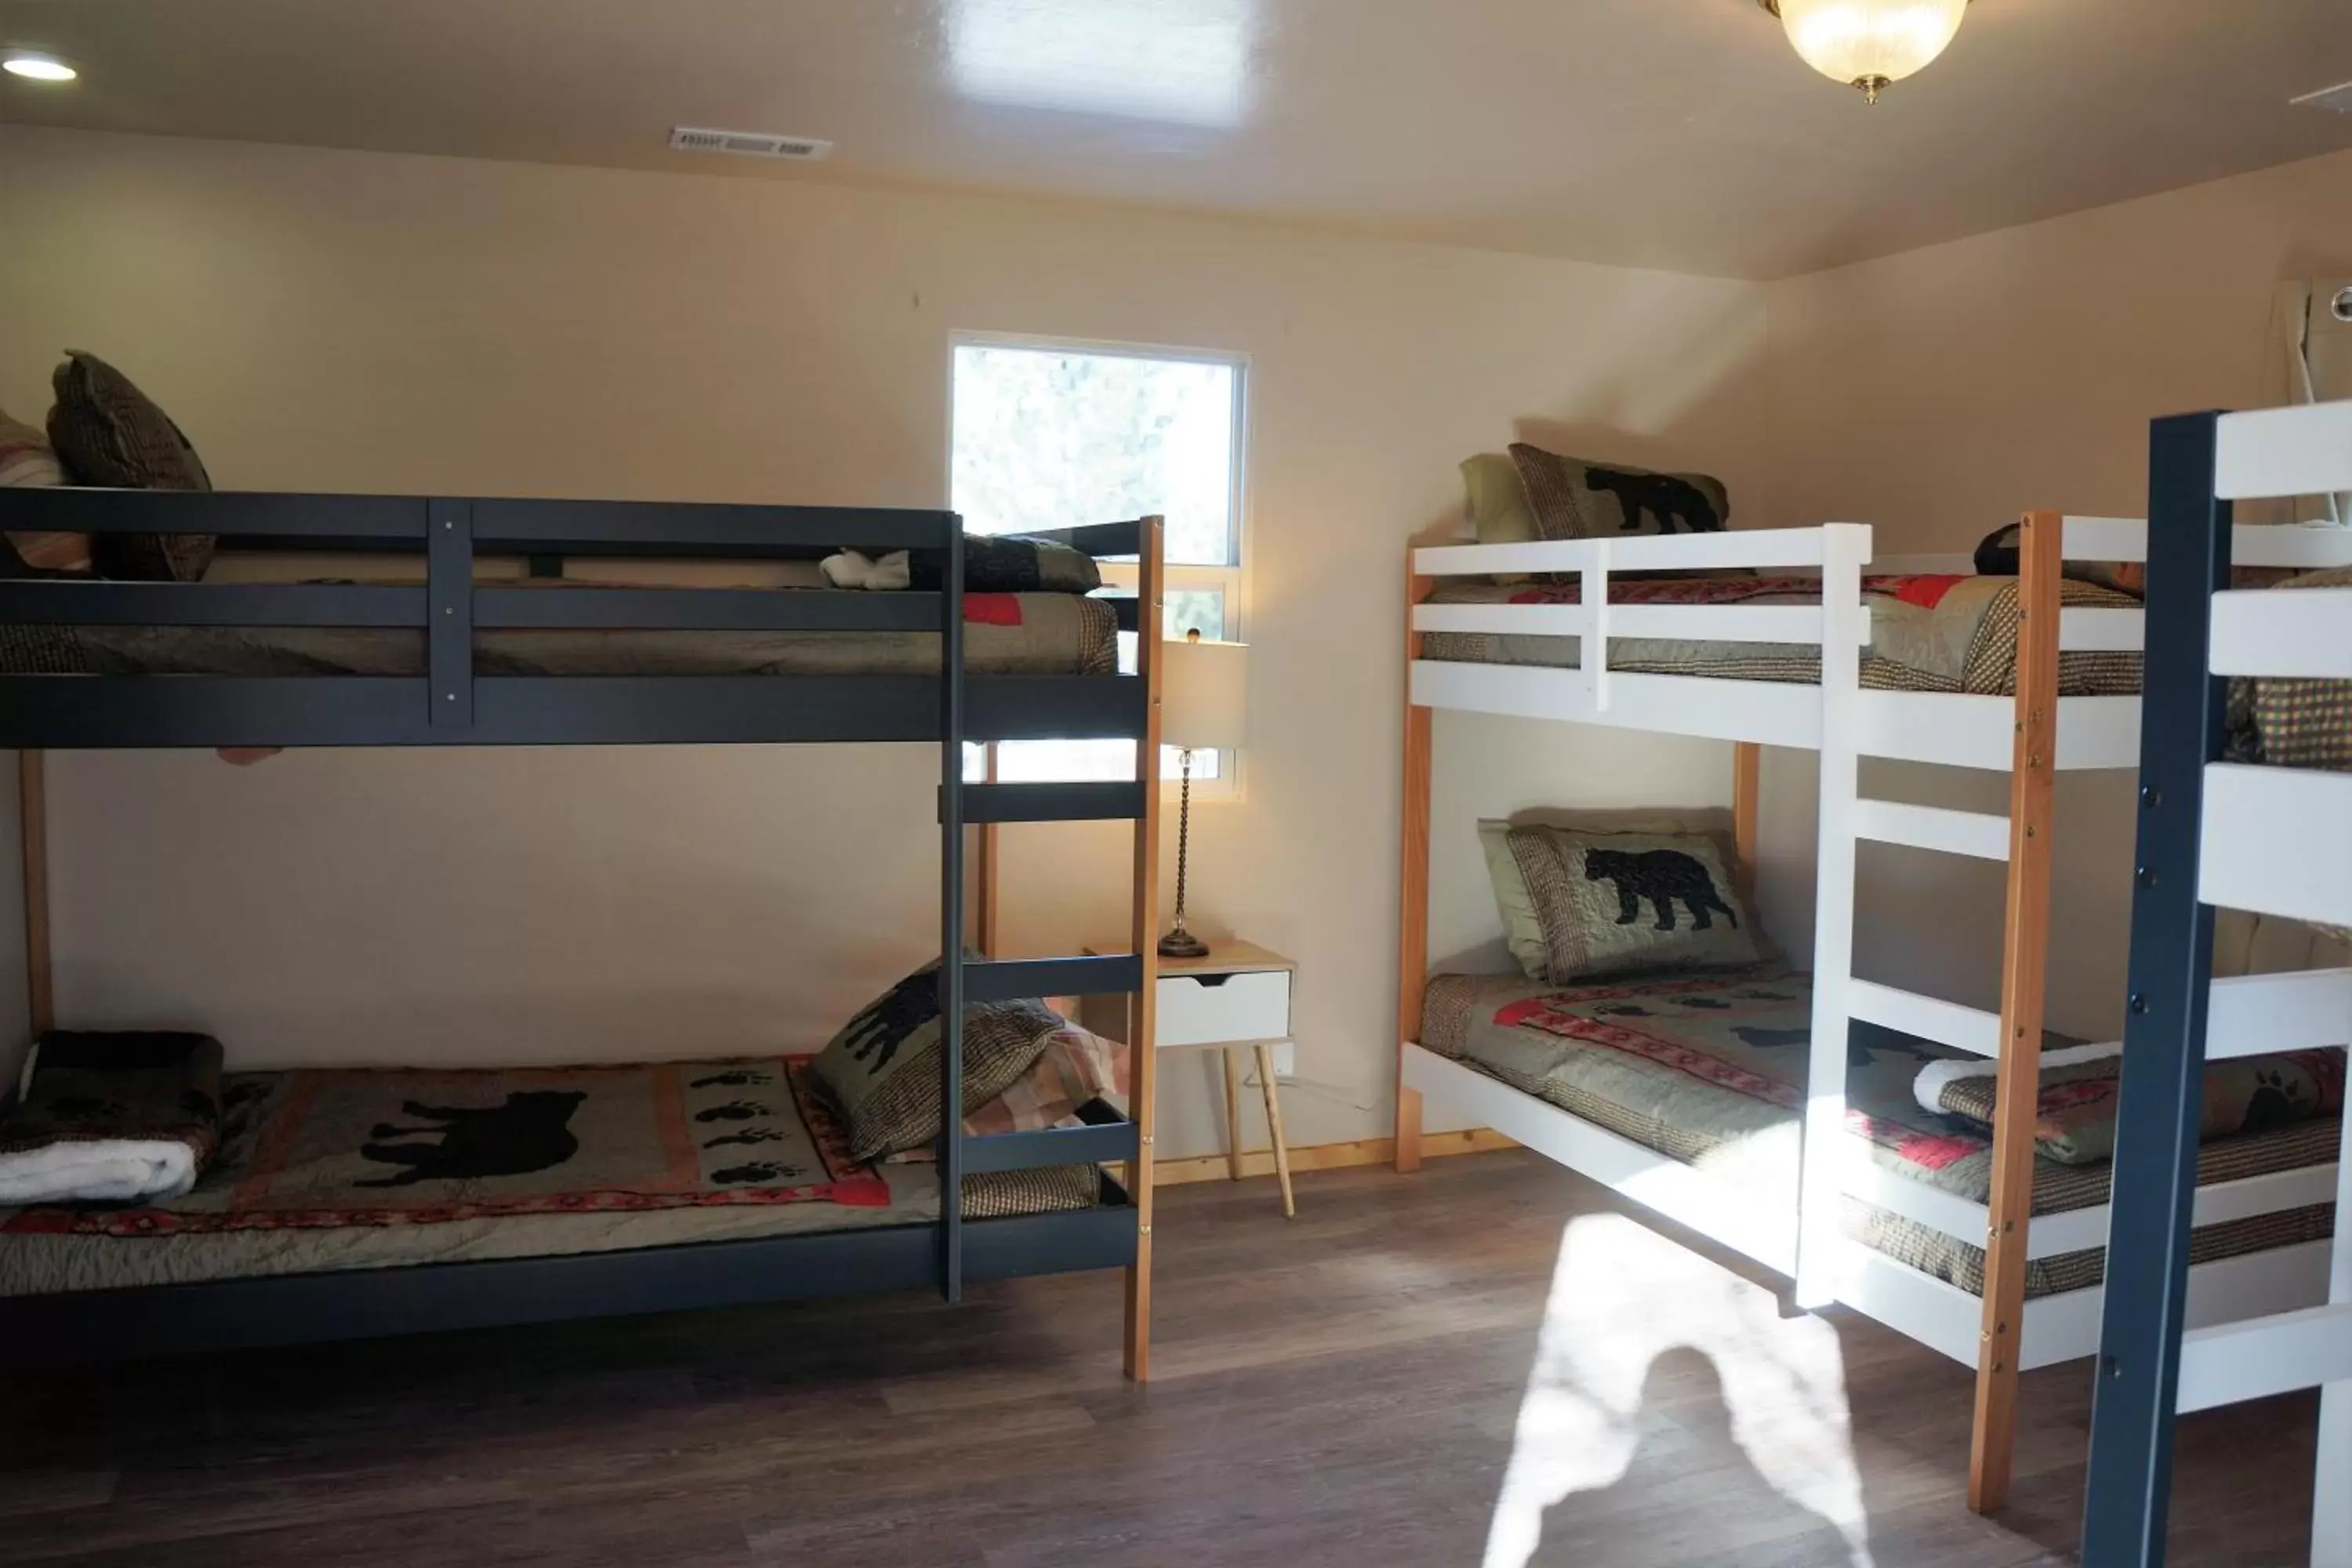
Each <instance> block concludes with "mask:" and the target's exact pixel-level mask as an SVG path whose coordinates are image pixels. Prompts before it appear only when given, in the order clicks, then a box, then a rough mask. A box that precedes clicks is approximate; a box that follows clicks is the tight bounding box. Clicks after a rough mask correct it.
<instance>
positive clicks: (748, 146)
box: [669, 125, 833, 160]
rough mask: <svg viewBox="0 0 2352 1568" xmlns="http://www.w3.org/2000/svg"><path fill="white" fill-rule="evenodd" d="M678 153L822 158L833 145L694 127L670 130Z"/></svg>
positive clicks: (803, 139) (795, 137) (814, 140)
mask: <svg viewBox="0 0 2352 1568" xmlns="http://www.w3.org/2000/svg"><path fill="white" fill-rule="evenodd" d="M669 144H670V150H671V151H672V152H675V153H734V154H735V155H736V156H738V157H742V158H796V159H803V160H805V159H811V158H822V157H824V155H825V154H826V153H830V152H832V151H833V143H832V142H819V141H817V140H816V139H814V137H809V136H772V135H770V134H768V133H767V132H764V131H709V130H704V129H701V128H699V127H696V126H691V125H677V126H672V127H671V128H670V133H669Z"/></svg>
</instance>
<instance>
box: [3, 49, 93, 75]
mask: <svg viewBox="0 0 2352 1568" xmlns="http://www.w3.org/2000/svg"><path fill="white" fill-rule="evenodd" d="M0 70H5V71H6V72H7V73H8V74H9V75H10V76H20V77H23V78H24V79H26V80H27V81H71V80H73V79H74V78H76V77H78V76H79V75H80V74H81V73H80V72H79V71H78V70H76V69H74V68H73V67H71V66H69V65H68V64H66V62H65V61H63V60H61V59H59V58H58V57H57V56H55V55H47V54H42V53H41V52H40V51H38V50H37V49H10V50H9V51H8V52H7V53H6V54H5V55H0Z"/></svg>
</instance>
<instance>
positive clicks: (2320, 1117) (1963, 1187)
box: [1421, 965, 2344, 1296]
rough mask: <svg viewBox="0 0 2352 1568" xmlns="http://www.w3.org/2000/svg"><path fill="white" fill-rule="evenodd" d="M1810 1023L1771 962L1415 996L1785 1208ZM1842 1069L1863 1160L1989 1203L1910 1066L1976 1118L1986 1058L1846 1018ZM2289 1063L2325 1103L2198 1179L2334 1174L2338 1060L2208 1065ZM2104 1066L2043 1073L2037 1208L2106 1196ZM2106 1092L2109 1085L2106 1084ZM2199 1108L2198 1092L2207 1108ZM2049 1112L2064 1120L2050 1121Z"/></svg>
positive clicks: (1980, 1285)
mask: <svg viewBox="0 0 2352 1568" xmlns="http://www.w3.org/2000/svg"><path fill="white" fill-rule="evenodd" d="M1811 1015H1812V983H1811V977H1810V976H1808V975H1804V974H1801V973H1795V972H1792V971H1790V970H1789V969H1787V968H1786V967H1784V966H1780V965H1766V966H1759V967H1753V968H1747V969H1739V970H1720V971H1713V972H1708V973H1683V974H1674V975H1665V976H1660V977H1651V978H1646V979H1640V980H1625V981H1619V982H1616V983H1613V984H1595V985H1582V986H1570V987H1562V986H1557V985H1552V984H1548V983H1546V982H1543V981H1531V980H1528V979H1525V978H1523V977H1521V976H1519V975H1517V974H1511V975H1439V976H1437V977H1435V978H1433V979H1432V980H1431V981H1430V983H1429V985H1428V988H1427V991H1426V994H1425V1001H1424V1004H1423V1016H1422V1042H1421V1043H1422V1044H1423V1046H1425V1047H1427V1048H1429V1049H1430V1050H1433V1051H1436V1052H1438V1053H1440V1054H1441V1055H1444V1056H1449V1057H1453V1058H1456V1059H1457V1060H1460V1061H1462V1062H1464V1063H1465V1064H1466V1065H1468V1066H1470V1067H1473V1068H1476V1069H1477V1070H1478V1071H1480V1072H1483V1073H1486V1075H1488V1076H1489V1077H1492V1078H1495V1079H1500V1080H1501V1081H1502V1082H1504V1083H1506V1084H1508V1085H1510V1086H1511V1087H1512V1088H1514V1089H1518V1090H1520V1091H1521V1092H1522V1093H1525V1094H1529V1095H1533V1096H1535V1097H1537V1098H1538V1099H1541V1100H1546V1101H1548V1102H1549V1103H1551V1104H1553V1105H1556V1106H1558V1107H1559V1108H1560V1109H1561V1110H1566V1111H1568V1112H1570V1114H1572V1115H1574V1116H1577V1117H1579V1118H1580V1119H1581V1120H1583V1121H1590V1122H1593V1123H1595V1124H1596V1125H1598V1126H1601V1127H1602V1128H1605V1129H1606V1130H1608V1131H1611V1132H1614V1133H1616V1134H1617V1135H1618V1136H1620V1137H1622V1138H1625V1139H1629V1140H1631V1141H1632V1142H1636V1143H1639V1144H1642V1145H1643V1147H1645V1148H1649V1149H1653V1150H1655V1151H1657V1152H1659V1153H1662V1154H1665V1155H1668V1156H1670V1157H1672V1158H1674V1159H1677V1160H1680V1161H1683V1162H1684V1163H1688V1164H1692V1165H1696V1166H1698V1167H1700V1168H1701V1169H1702V1170H1705V1171H1706V1172H1707V1173H1710V1174H1712V1175H1715V1176H1717V1177H1719V1178H1721V1179H1722V1180H1723V1181H1724V1182H1725V1183H1727V1184H1731V1185H1735V1186H1738V1187H1739V1188H1741V1189H1744V1190H1746V1191H1748V1192H1751V1193H1754V1194H1757V1195H1758V1197H1759V1201H1761V1202H1766V1203H1770V1204H1775V1205H1787V1206H1788V1207H1790V1208H1791V1209H1793V1208H1794V1207H1795V1205H1796V1202H1797V1184H1798V1174H1799V1152H1800V1146H1801V1104H1802V1100H1803V1096H1804V1087H1805V1078H1806V1071H1805V1069H1806V1051H1807V1047H1808V1044H1809V1042H1810V1041H1811ZM2052 1043H2053V1045H2055V1044H2061V1043H2063V1042H2058V1041H2055V1040H2053V1042H2052ZM1847 1058H1848V1063H1849V1066H1848V1071H1847V1079H1846V1092H1847V1115H1846V1121H1847V1129H1848V1131H1850V1132H1851V1133H1852V1134H1853V1136H1854V1138H1855V1139H1856V1140H1857V1142H1858V1143H1859V1145H1860V1146H1861V1149H1862V1151H1863V1152H1864V1154H1865V1156H1866V1158H1867V1159H1868V1160H1869V1162H1870V1163H1871V1164H1873V1165H1874V1166H1875V1167H1876V1168H1877V1169H1879V1170H1881V1171H1885V1172H1891V1173H1895V1174H1898V1175H1901V1176H1904V1177H1906V1178H1908V1179H1910V1180H1915V1181H1918V1182H1923V1183H1926V1184H1928V1185H1930V1186H1932V1187H1935V1188H1937V1189H1938V1190H1939V1191H1942V1192H1945V1193H1948V1194H1952V1195H1953V1196H1955V1197H1959V1198H1963V1199H1966V1200H1968V1201H1969V1202H1972V1203H1983V1202H1985V1201H1986V1200H1987V1198H1988V1197H1989V1195H1990V1192H1991V1185H1992V1141H1991V1136H1990V1131H1989V1129H1988V1126H1987V1124H1986V1123H1985V1122H1984V1121H1979V1120H1976V1119H1972V1118H1970V1117H1967V1116H1962V1115H1958V1114H1953V1113H1949V1112H1938V1111H1935V1110H1927V1108H1926V1106H1925V1105H1924V1104H1923V1103H1922V1101H1921V1099H1920V1089H1919V1086H1920V1083H1921V1072H1922V1069H1923V1068H1928V1067H1930V1065H1931V1064H1937V1063H1948V1064H1951V1065H1950V1066H1948V1067H1943V1068H1937V1069H1936V1073H1937V1077H1939V1078H1942V1079H1946V1080H1947V1081H1946V1082H1945V1083H1944V1084H1942V1085H1940V1086H1938V1089H1939V1092H1937V1102H1938V1103H1939V1104H1944V1105H1956V1104H1957V1105H1964V1106H1968V1107H1969V1108H1970V1109H1975V1108H1976V1102H1977V1101H1978V1100H1982V1101H1983V1102H1984V1103H1985V1104H1986V1105H1987V1106H1989V1102H1990V1096H1989V1094H1984V1093H1981V1092H1980V1091H1983V1090H1987V1089H1990V1085H1991V1084H1992V1083H1993V1081H1994V1080H1993V1079H1991V1078H1990V1077H1987V1076H1984V1069H1985V1068H1987V1067H1988V1066H1989V1065H1990V1064H1988V1063H1986V1062H1985V1061H1984V1060H1983V1058H1978V1057H1973V1056H1970V1055H1968V1054H1967V1053H1964V1052H1961V1051H1956V1050H1953V1049H1950V1048H1948V1047H1944V1046H1939V1045H1936V1044H1934V1043H1932V1042H1929V1041H1926V1040H1920V1039H1916V1038H1914V1037H1910V1036H1906V1035H1901V1034H1897V1033H1896V1032H1895V1031H1894V1030H1891V1029H1884V1028H1880V1027H1878V1026H1874V1025H1869V1024H1860V1023H1857V1024H1855V1025H1854V1026H1853V1033H1852V1036H1851V1039H1850V1043H1849V1045H1848V1047H1847ZM2285 1063H2293V1064H2294V1072H2292V1073H2279V1074H2277V1075H2276V1076H2278V1077H2280V1078H2281V1079H2300V1080H2302V1081H2305V1082H2310V1081H2317V1082H2318V1083H2319V1084H2321V1085H2322V1086H2323V1092H2321V1093H2319V1094H2317V1095H2315V1096H2314V1097H2313V1098H2312V1100H2311V1102H2310V1103H2309V1104H2307V1105H2303V1106H2301V1107H2290V1106H2287V1105H2285V1104H2284V1102H2282V1103H2281V1104H2280V1105H2279V1106H2277V1107H2275V1108H2269V1109H2264V1110H2260V1111H2256V1110H2251V1109H2250V1110H2249V1111H2248V1114H2247V1116H2246V1118H2245V1123H2246V1125H2247V1126H2248V1127H2249V1128H2254V1127H2260V1128H2262V1129H2263V1130H2261V1131H2242V1132H2239V1133H2237V1134H2235V1135H2231V1136H2221V1137H2216V1138H2213V1139H2211V1140H2210V1141H2209V1142H2206V1143H2205V1144H2204V1145H2203V1147H2202V1150H2201V1152H2200V1154H2199V1159H2198V1180H2199V1181H2200V1183H2213V1182H2222V1181H2233V1180H2236V1179H2239V1178H2241V1177H2247V1176H2256V1175H2264V1174H2269V1173H2273V1172H2279V1171H2287V1170H2296V1169H2301V1168H2303V1167H2305V1166H2310V1165H2324V1164H2326V1163H2330V1162H2332V1161H2334V1160H2335V1158H2336V1146H2337V1142H2338V1141H2339V1138H2340V1136H2341V1131H2342V1120H2343V1119H2342V1117H2341V1116H2340V1115H2338V1114H2335V1113H2334V1112H2335V1111H2336V1110H2337V1109H2339V1108H2340V1107H2341V1105H2342V1095H2343V1081H2344V1054H2343V1053H2342V1052H2341V1051H2315V1052H2296V1053H2293V1055H2292V1056H2290V1057H2280V1058H2268V1057H2264V1058H2245V1059H2244V1060H2242V1061H2239V1062H2232V1063H2228V1064H2221V1067H2225V1068H2228V1069H2230V1074H2229V1081H2230V1082H2231V1083H2232V1084H2240V1085H2245V1084H2253V1083H2256V1082H2257V1081H2258V1078H2259V1075H2262V1074H2263V1073H2265V1072H2268V1071H2270V1070H2271V1069H2272V1068H2273V1067H2276V1066H2278V1065H2279V1064H2285ZM2107 1066H2108V1067H2109V1068H2112V1062H2109V1063H2108V1064H2107ZM2099 1070H2100V1069H2099V1068H2097V1067H2095V1066H2094V1065H2090V1064H2086V1065H2085V1067H2084V1068H2052V1069H2049V1070H2048V1071H2047V1072H2045V1075H2044V1088H2043V1108H2042V1109H2043V1118H2044V1121H2045V1123H2049V1122H2057V1121H2065V1120H2066V1119H2067V1118H2068V1117H2070V1116H2072V1117H2075V1118H2076V1119H2077V1123H2076V1124H2074V1125H2073V1127H2072V1136H2071V1138H2067V1139H2061V1138H2059V1137H2057V1136H2055V1134H2054V1130H2053V1129H2052V1128H2049V1127H2045V1129H2043V1130H2042V1147H2043V1148H2044V1150H2055V1151H2056V1152H2060V1153H2063V1154H2064V1155H2065V1156H2066V1157H2065V1159H2063V1160H2062V1159H2059V1158H2053V1157H2052V1156H2051V1154H2050V1153H2046V1152H2045V1153H2044V1154H2042V1155H2041V1156H2040V1157H2037V1159H2036V1160H2035V1162H2034V1173H2033V1212H2034V1213H2035V1214H2038V1215H2039V1214H2058V1213H2063V1212H2065V1211H2067V1210H2070V1209H2082V1208H2091V1207H2095V1206H2097V1205H2101V1204H2104V1203H2105V1202H2106V1201H2107V1199H2108V1194H2109V1190H2110V1184H2111V1181H2112V1177H2113V1173H2112V1167H2111V1164H2110V1163H2109V1162H2108V1161H2106V1160H2105V1159H2103V1158H2095V1157H2086V1156H2095V1155H2096V1153H2097V1151H2098V1144H2097V1131H2098V1130H2097V1128H2096V1127H2095V1126H2084V1125H2081V1124H2079V1122H2080V1112H2081V1110H2082V1106H2083V1104H2084V1103H2086V1102H2089V1097H2088V1096H2087V1095H2086V1092H2085V1090H2084V1089H2083V1088H2082V1087H2081V1085H2082V1083H2083V1081H2084V1079H2085V1078H2086V1076H2088V1075H2091V1074H2095V1073H2097V1072H2098V1071H2099ZM2217 1070H2219V1069H2218V1068H2217ZM2062 1080H2063V1081H2062ZM2105 1081H2106V1082H2107V1083H2110V1084H2111V1083H2112V1081H2113V1080H2112V1077H2111V1076H2110V1077H2108V1078H2107V1079H2105ZM2331 1084H2332V1086H2333V1087H2332V1089H2327V1088H2326V1086H2327V1085H2331ZM2053 1096H2054V1097H2056V1098H2055V1100H2054V1101H2053ZM2214 1098H2215V1086H2214V1085H2213V1084H2211V1083H2209V1089H2208V1100H2209V1104H2210V1103H2212V1102H2213V1101H2214ZM2057 1102H2065V1103H2066V1105H2067V1109H2066V1110H2063V1111H2060V1110H2054V1109H2053V1105H2054V1104H2055V1103H2057ZM2264 1103H2265V1105H2266V1104H2267V1102H2264ZM2298 1109H2299V1110H2306V1111H2308V1112H2309V1113H2310V1114H2308V1115H2307V1116H2305V1118H2304V1119H2301V1120H2294V1119H2293V1116H2292V1114H2291V1113H2292V1111H2294V1110H2298ZM1986 1113H1987V1115H1989V1114H1990V1111H1989V1109H1988V1110H1987V1112H1986ZM2108 1125H2109V1126H2110V1127H2111V1126H2112V1121H2111V1112H2110V1121H2109V1123H2108ZM2334 1215H2335V1210H2334V1205H2320V1206H2318V1207H2316V1208H2308V1209H2295V1210H2289V1211H2284V1212H2282V1213H2277V1214H2269V1215H2258V1216H2255V1217H2253V1218H2251V1219H2245V1220H2240V1221H2236V1222H2233V1223H2231V1224H2228V1225H2221V1226H2209V1227H2206V1228H2203V1229H2200V1230H2199V1231H2198V1232H2197V1233H2196V1235H2195V1237H2194V1240H2193V1242H2192V1246H2191V1258H2192V1260H2193V1261H2196V1262H2200V1263H2201V1262H2207V1261H2210V1260H2212V1259H2214V1258H2226V1257H2233V1256H2238V1255H2241V1254H2243V1253H2248V1252H2253V1251H2259V1250H2261V1249H2263V1248H2265V1247H2282V1246H2290V1245H2294V1244H2295V1243H2299V1242H2306V1241H2315V1240H2319V1239H2321V1238H2323V1237H2327V1236H2329V1235H2331V1234H2332V1233H2333V1228H2334V1227H2333V1223H2332V1222H2333V1219H2334ZM1844 1223H1845V1228H1846V1231H1847V1234H1848V1235H1849V1236H1852V1237H1854V1238H1855V1239H1857V1240H1860V1241H1862V1242H1863V1243H1864V1244H1865V1245H1867V1246H1870V1247H1874V1248H1876V1249H1877V1250H1879V1251H1881V1252H1883V1253H1885V1254H1887V1255H1888V1256H1889V1257H1892V1258H1895V1260H1896V1261H1898V1262H1901V1263H1904V1264H1906V1265H1908V1266H1909V1267H1911V1268H1916V1269H1919V1270H1920V1271H1921V1272H1923V1273H1926V1274H1928V1275H1930V1276H1933V1277H1934V1278H1936V1279H1942V1280H1945V1281H1947V1282H1948V1283H1950V1284H1953V1285H1957V1286H1958V1287H1960V1288H1961V1289H1965V1290H1969V1291H1970V1292H1972V1293H1979V1294H1980V1293H1981V1292H1982V1291H1983V1289H1984V1267H1985V1258H1984V1251H1983V1249H1982V1248H1981V1247H1977V1246H1975V1245H1973V1244H1971V1243H1969V1242H1968V1241H1965V1240H1962V1239H1961V1238H1959V1237H1954V1236H1951V1235H1948V1234H1947V1233H1945V1232H1943V1231H1939V1230H1937V1229H1934V1228H1933V1227H1931V1226H1925V1225H1921V1224H1919V1223H1917V1222H1916V1221H1913V1220H1908V1219H1905V1218H1903V1217H1901V1216H1899V1215H1894V1214H1890V1213H1888V1212H1887V1211H1885V1210H1884V1209H1880V1208H1877V1207H1875V1206H1874V1205H1869V1204H1866V1203H1864V1202H1862V1201H1861V1200H1859V1199H1855V1198H1848V1199H1847V1200H1846V1203H1845V1214H1844ZM2104 1274H2105V1253H2104V1252H2103V1251H2098V1250H2092V1251H2084V1252H2074V1253H2066V1254H2063V1255H2060V1256H2057V1257H2052V1258H2037V1259H2035V1260H2034V1261H2033V1262H2032V1264H2031V1265H2030V1266H2029V1269H2028V1273H2027V1286H2026V1288H2027V1291H2028V1293H2029V1294H2032V1295H2037V1296H2038V1295H2048V1294H2052V1293H2054V1292H2058V1291H2063V1290H2074V1289H2083V1288H2085V1287H2088V1286H2092V1285H2096V1284H2097V1283H2099V1281H2100V1280H2101V1279H2102V1278H2104Z"/></svg>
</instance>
